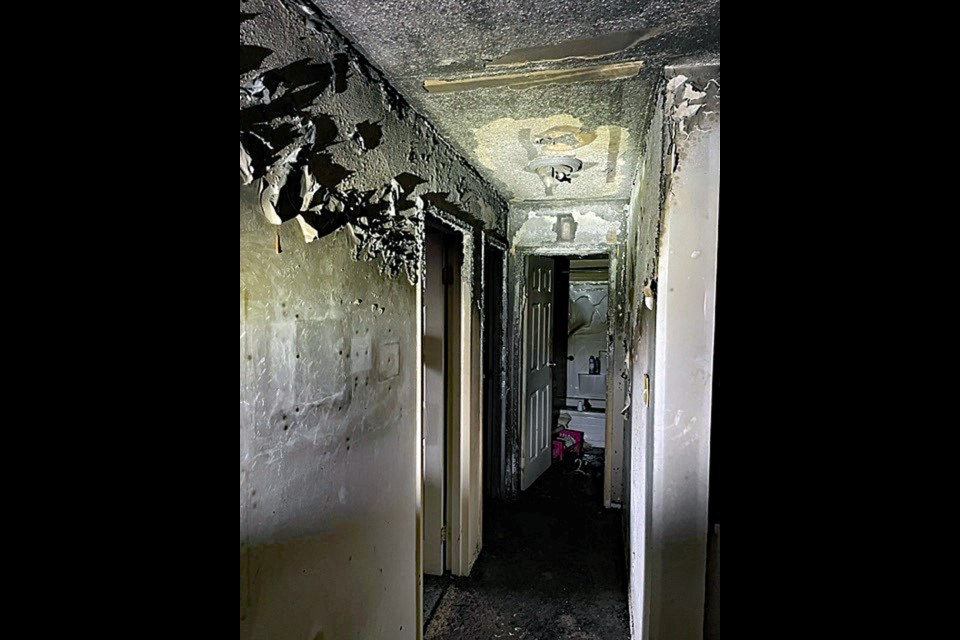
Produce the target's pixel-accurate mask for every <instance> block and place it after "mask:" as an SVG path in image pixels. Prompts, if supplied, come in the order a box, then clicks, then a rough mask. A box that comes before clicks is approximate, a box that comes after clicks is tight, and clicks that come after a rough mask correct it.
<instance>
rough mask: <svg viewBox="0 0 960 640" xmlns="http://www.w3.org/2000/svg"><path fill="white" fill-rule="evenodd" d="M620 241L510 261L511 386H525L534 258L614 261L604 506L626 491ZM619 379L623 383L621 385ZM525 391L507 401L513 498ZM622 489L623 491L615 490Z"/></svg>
mask: <svg viewBox="0 0 960 640" xmlns="http://www.w3.org/2000/svg"><path fill="white" fill-rule="evenodd" d="M620 253H621V247H620V245H607V244H604V245H592V246H577V247H569V246H547V247H526V248H514V249H513V250H512V254H511V258H512V259H511V261H510V265H509V269H508V271H509V282H510V283H511V284H510V289H509V291H510V294H511V297H512V303H511V304H510V318H509V333H510V336H512V339H511V340H510V341H509V342H507V343H506V344H508V345H510V347H509V348H508V350H507V351H508V353H507V355H508V358H509V373H508V381H509V386H510V388H511V389H522V388H523V384H524V377H525V376H524V374H525V372H524V371H523V344H522V342H523V336H524V326H523V325H524V316H525V311H526V300H527V295H526V287H527V277H526V275H527V270H528V269H529V262H530V261H529V259H530V258H531V257H551V258H584V257H588V256H607V257H608V258H609V259H610V274H609V280H608V291H609V293H608V296H609V297H608V301H607V339H608V345H607V347H608V348H607V402H606V404H607V411H606V443H605V444H606V449H605V455H604V465H605V466H604V482H603V485H604V506H605V507H606V508H620V506H621V505H620V499H621V496H622V495H623V466H624V465H623V433H624V424H625V418H624V416H623V414H622V412H621V408H622V407H623V406H624V385H623V384H622V383H623V380H621V378H620V372H621V371H622V370H623V369H624V366H623V353H624V351H623V345H622V342H623V332H622V328H621V322H620V317H619V316H618V312H617V309H618V308H619V307H620V306H622V303H624V302H625V299H623V297H622V293H621V291H622V288H623V287H622V283H621V282H620V279H619V278H620V271H621V268H620V262H621V256H620ZM618 382H620V383H621V384H618ZM522 402H523V398H522V394H521V393H515V394H511V395H510V398H509V402H508V414H509V416H508V421H507V433H506V438H505V446H506V459H505V465H504V472H505V473H504V475H505V488H506V491H505V495H506V496H507V497H508V498H511V499H515V498H517V497H519V495H520V474H521V460H522V457H523V442H522V440H521V438H522V437H523V424H522V416H523V407H522ZM618 487H619V491H618V490H617V488H618Z"/></svg>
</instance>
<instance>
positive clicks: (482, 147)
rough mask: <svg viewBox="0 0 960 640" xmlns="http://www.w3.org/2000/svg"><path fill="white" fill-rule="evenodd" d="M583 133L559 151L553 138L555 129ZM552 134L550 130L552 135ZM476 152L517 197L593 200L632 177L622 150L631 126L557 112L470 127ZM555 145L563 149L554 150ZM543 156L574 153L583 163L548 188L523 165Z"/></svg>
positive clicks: (627, 143) (615, 192)
mask: <svg viewBox="0 0 960 640" xmlns="http://www.w3.org/2000/svg"><path fill="white" fill-rule="evenodd" d="M564 129H566V130H573V131H576V132H583V133H582V134H581V140H588V139H589V140H590V142H589V143H588V144H585V145H582V146H579V145H578V146H577V147H576V148H572V149H571V148H569V147H571V146H573V145H571V144H568V145H566V146H567V147H568V148H567V149H566V150H563V146H564V145H563V144H562V143H556V142H554V139H555V138H554V135H555V134H556V132H557V131H558V130H564ZM552 134H553V135H552ZM473 135H474V137H475V139H476V151H475V156H476V158H477V160H478V161H479V163H480V166H482V167H483V168H485V169H488V170H490V171H492V172H493V173H495V174H496V175H498V176H500V181H501V182H502V183H504V184H505V186H506V188H507V189H508V190H509V192H510V193H511V194H513V197H514V198H515V199H518V200H554V199H581V198H583V197H584V196H583V194H585V193H589V194H591V195H592V196H593V199H597V198H605V197H611V198H612V197H617V196H618V195H619V194H620V193H621V192H622V191H623V189H624V187H626V188H627V189H629V184H630V182H631V180H632V178H633V175H632V174H633V171H632V167H630V166H627V163H626V161H625V155H626V151H627V149H628V147H629V146H630V145H631V144H632V142H631V140H630V138H631V135H630V131H629V130H627V129H625V128H623V127H620V126H617V125H612V126H601V127H597V128H589V127H586V126H585V125H584V123H583V121H581V120H580V119H579V118H577V117H575V116H573V115H571V114H569V113H564V114H558V115H553V116H550V117H547V118H525V119H522V120H515V119H514V118H501V119H499V120H495V121H493V122H489V123H487V124H486V125H484V126H483V127H481V128H480V129H476V130H474V131H473ZM558 150H563V151H562V153H560V154H558V153H557V151H558ZM545 155H550V156H557V155H563V156H568V157H572V158H576V159H577V160H580V161H581V162H582V163H583V168H582V169H581V170H580V171H579V172H577V173H576V174H574V175H573V176H572V177H571V181H570V182H569V183H564V184H559V185H557V186H555V187H553V189H552V192H550V191H549V190H548V189H547V187H545V185H544V183H543V182H542V181H541V179H540V177H539V176H538V175H537V174H536V173H533V172H531V171H528V170H526V169H525V167H527V165H528V164H529V163H530V162H531V161H533V160H535V159H537V158H538V157H542V156H545Z"/></svg>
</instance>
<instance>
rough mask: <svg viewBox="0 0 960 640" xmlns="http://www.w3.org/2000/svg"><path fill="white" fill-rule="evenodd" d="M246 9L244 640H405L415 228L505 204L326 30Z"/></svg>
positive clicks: (412, 514) (412, 535)
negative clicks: (430, 218)
mask: <svg viewBox="0 0 960 640" xmlns="http://www.w3.org/2000/svg"><path fill="white" fill-rule="evenodd" d="M240 12H241V16H240V50H241V53H240V184H241V187H240V637H241V638H247V639H251V640H252V639H261V638H263V639H266V638H269V639H271V640H285V639H288V638H289V639H291V640H292V639H296V640H304V639H306V640H321V639H322V640H334V639H338V638H371V639H372V638H415V637H416V635H417V629H416V627H417V595H416V594H417V591H418V581H419V576H418V575H417V565H416V549H417V537H418V535H419V533H418V531H417V523H416V510H417V504H416V499H417V495H418V491H417V485H418V483H419V480H418V478H417V476H416V470H415V468H414V462H413V461H415V460H416V459H417V442H416V433H417V428H416V422H415V420H416V418H415V416H416V410H415V407H416V404H417V389H416V379H417V375H416V372H417V370H418V368H419V362H418V357H417V353H418V351H417V349H418V343H419V335H418V331H417V327H416V323H415V322H411V318H414V317H416V315H417V308H416V307H417V305H416V301H417V288H416V287H415V286H412V285H411V283H412V282H417V281H418V279H419V265H420V260H421V256H422V239H423V220H424V214H425V212H426V211H428V210H430V209H431V208H433V209H441V210H444V211H446V212H448V213H449V214H450V215H455V216H457V217H458V218H461V219H463V220H465V221H469V223H470V224H471V225H473V226H474V227H475V228H478V229H483V230H486V231H488V232H490V233H492V234H494V235H497V236H502V235H503V233H504V231H505V222H506V221H505V210H506V207H505V203H504V201H503V200H502V199H501V198H500V197H499V196H498V195H497V194H496V193H495V192H494V191H493V189H492V188H491V187H490V186H489V185H488V184H486V183H485V182H484V181H483V180H482V179H481V178H480V177H479V176H478V174H477V173H476V172H475V171H474V170H473V169H472V168H470V167H469V165H467V163H466V162H465V161H464V160H463V159H462V158H461V157H460V156H459V155H458V154H457V153H456V152H455V151H454V150H453V149H452V148H451V147H450V146H449V145H448V144H446V142H444V141H443V140H442V139H440V138H439V137H438V136H437V135H436V133H435V132H434V131H433V129H432V127H431V126H430V125H429V124H428V123H427V122H426V121H424V120H423V119H422V118H421V117H420V116H418V115H417V114H416V113H415V112H413V111H412V110H411V109H410V108H409V107H408V106H407V104H406V103H405V102H404V101H403V99H402V98H400V96H399V95H398V94H397V93H396V92H395V91H393V89H392V88H391V87H390V86H389V84H387V83H386V82H385V81H384V80H383V79H382V78H381V77H380V76H379V75H378V73H377V72H376V71H375V70H374V69H372V68H371V67H370V66H369V65H368V64H367V63H366V62H365V61H364V60H363V59H362V57H361V56H360V55H359V54H357V53H356V51H354V50H353V49H352V48H351V47H350V46H349V45H348V44H347V43H346V42H345V41H344V40H343V39H342V38H341V37H340V36H339V34H337V33H336V32H335V31H334V30H333V29H332V28H331V27H330V26H329V25H328V24H327V23H326V22H325V21H324V20H323V19H322V17H321V16H319V15H318V14H316V13H313V12H310V11H305V10H304V7H303V6H302V5H301V4H300V3H298V2H294V1H292V0H291V1H285V2H269V1H267V0H250V1H249V2H241V3H240ZM468 250H469V248H468Z"/></svg>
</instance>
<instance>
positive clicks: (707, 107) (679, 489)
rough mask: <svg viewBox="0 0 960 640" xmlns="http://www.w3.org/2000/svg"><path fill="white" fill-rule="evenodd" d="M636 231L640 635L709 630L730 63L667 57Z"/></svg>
mask: <svg viewBox="0 0 960 640" xmlns="http://www.w3.org/2000/svg"><path fill="white" fill-rule="evenodd" d="M661 86H662V89H661V91H660V99H659V106H658V109H657V111H656V114H655V118H654V121H653V123H652V125H651V127H650V131H649V134H648V137H647V139H646V141H645V145H644V147H645V154H644V162H643V164H642V165H641V167H640V169H639V172H638V179H637V183H636V192H635V195H634V198H633V205H632V208H633V210H632V212H631V218H630V231H629V238H630V240H629V242H628V257H627V263H628V271H629V272H630V273H631V277H632V278H633V286H632V291H633V297H632V299H631V300H630V303H629V307H630V324H631V327H632V328H631V336H632V339H631V341H630V343H629V345H628V347H629V353H630V360H631V366H632V376H631V377H632V387H631V398H630V400H629V404H630V406H631V411H630V423H631V428H630V429H629V430H628V433H627V450H628V455H629V457H630V463H629V464H628V465H627V468H628V469H629V474H628V478H627V483H626V486H627V490H628V496H627V514H626V516H627V523H628V525H629V526H628V536H627V539H628V540H629V548H628V550H627V552H628V563H629V566H630V604H631V619H632V624H633V635H634V637H635V638H643V639H650V640H694V639H696V640H699V639H700V638H702V637H703V622H704V594H705V570H706V553H707V512H708V497H709V496H708V493H709V451H710V447H709V443H710V418H711V394H712V372H713V340H714V322H715V309H716V266H717V230H718V218H719V196H720V66H719V62H716V63H696V64H690V65H685V66H673V67H667V69H666V77H665V78H664V80H663V83H662V85H661Z"/></svg>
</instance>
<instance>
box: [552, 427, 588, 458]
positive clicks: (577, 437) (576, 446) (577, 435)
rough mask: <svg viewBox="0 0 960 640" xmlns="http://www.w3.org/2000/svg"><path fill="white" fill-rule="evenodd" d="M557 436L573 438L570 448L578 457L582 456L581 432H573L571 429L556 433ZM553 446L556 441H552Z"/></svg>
mask: <svg viewBox="0 0 960 640" xmlns="http://www.w3.org/2000/svg"><path fill="white" fill-rule="evenodd" d="M557 435H558V436H569V437H571V438H573V446H572V447H570V448H571V449H573V450H574V451H575V452H576V453H577V455H578V456H581V455H583V431H574V430H573V429H561V430H560V431H558V432H557ZM561 442H562V440H561ZM554 446H556V440H554Z"/></svg>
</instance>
